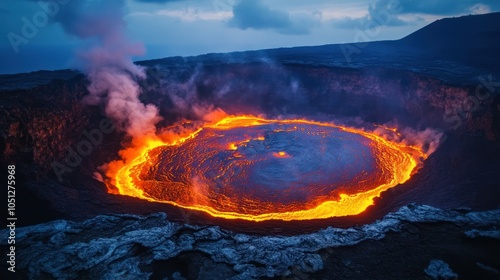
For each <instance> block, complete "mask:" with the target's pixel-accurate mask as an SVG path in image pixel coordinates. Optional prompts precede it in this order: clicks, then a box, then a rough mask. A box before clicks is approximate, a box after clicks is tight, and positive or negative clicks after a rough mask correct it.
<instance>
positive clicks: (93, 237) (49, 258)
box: [0, 204, 500, 279]
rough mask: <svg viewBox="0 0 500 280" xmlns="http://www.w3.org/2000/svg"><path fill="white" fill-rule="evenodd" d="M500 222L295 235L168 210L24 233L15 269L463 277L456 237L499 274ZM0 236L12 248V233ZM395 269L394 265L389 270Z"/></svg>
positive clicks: (421, 220)
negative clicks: (241, 228) (435, 265)
mask: <svg viewBox="0 0 500 280" xmlns="http://www.w3.org/2000/svg"><path fill="white" fill-rule="evenodd" d="M498 228H500V210H492V211H485V212H469V211H467V210H440V209H437V208H433V207H430V206H425V205H414V204H410V205H407V206H404V207H402V208H401V209H400V210H398V211H396V212H394V213H390V214H388V215H386V216H385V217H384V218H383V219H381V220H379V221H376V222H374V223H372V224H368V225H364V226H358V227H351V228H347V229H340V228H331V227H329V228H326V229H323V230H319V231H317V232H314V233H310V234H302V235H296V236H279V235H274V236H273V235H267V236H255V235H248V234H241V233H236V232H232V231H227V230H224V229H221V228H219V227H217V226H194V225H188V224H182V223H174V222H170V221H168V220H167V216H166V215H165V214H164V213H157V214H152V215H149V216H136V215H116V216H97V217H95V218H93V219H90V220H87V221H84V222H70V221H65V220H58V221H53V222H48V223H45V224H39V225H35V226H29V227H24V228H18V229H16V246H17V247H16V261H17V263H16V271H17V273H18V275H22V276H23V277H26V278H30V279H40V278H58V279H71V278H88V279H94V278H98V279H148V278H149V279H164V278H168V279H263V278H264V279H265V278H270V279H309V278H310V279H331V278H332V277H333V276H336V278H341V279H342V278H351V279H352V278H353V279H367V278H371V279H379V278H380V279H398V278H401V277H402V276H404V277H405V278H408V279H412V278H413V279H425V277H426V275H425V273H424V269H426V268H428V267H430V264H429V263H431V261H432V260H433V259H443V260H444V261H445V262H446V263H448V264H450V267H451V268H450V269H451V270H453V271H454V272H456V273H457V274H458V275H459V277H460V276H461V272H462V273H468V272H467V271H468V270H467V271H465V270H460V269H459V268H456V267H454V265H455V264H456V262H454V260H455V257H457V256H455V255H456V254H460V252H455V251H456V250H455V249H453V250H455V251H453V250H451V251H450V250H444V249H443V250H441V249H439V248H440V247H439V246H443V242H444V243H446V242H445V241H446V240H451V241H453V242H455V239H456V240H457V241H456V242H457V243H458V244H459V245H460V244H462V243H464V242H465V243H464V244H462V245H460V246H473V247H471V248H468V247H464V252H465V251H467V253H472V254H476V255H477V256H476V259H471V260H470V262H473V264H474V266H473V267H474V269H476V270H477V271H479V272H481V273H483V274H484V276H485V277H486V278H488V277H490V276H491V277H493V278H492V279H494V277H495V275H494V274H495V273H494V272H495V271H498V269H499V268H500V267H499V266H500V264H499V261H498V260H496V259H500V258H496V256H495V255H494V254H495V252H497V251H498V250H497V249H498V248H500V245H499V243H500V242H499V240H498V237H497V233H498V231H497V230H498ZM0 234H1V236H2V238H1V242H2V243H0V245H1V247H2V250H4V249H6V248H7V246H8V244H7V243H6V240H7V238H6V237H7V235H8V234H9V231H8V230H2V231H0ZM464 240H465V241H464ZM422 242H424V244H421V243H422ZM425 242H427V244H426V243H425ZM467 242H468V243H467ZM471 242H472V243H471ZM474 242H475V243H474ZM478 242H479V243H478ZM434 243H436V244H438V245H436V246H438V249H436V248H434V247H433V246H434V245H433V244H434ZM471 244H472V245H471ZM420 245H421V246H424V247H425V248H429V247H430V248H434V249H431V250H422V248H423V247H422V248H421V247H419V246H420ZM411 246H414V248H411ZM474 246H475V247H474ZM444 247H446V246H444ZM488 248H489V249H491V252H490V251H488V250H489V249H488ZM360 250H361V251H360ZM384 250H388V251H387V252H384ZM389 250H390V251H389ZM406 250H412V252H413V253H414V254H413V255H407V253H406ZM398 252H400V254H398ZM450 252H451V253H450ZM401 254H403V255H401ZM453 254H455V255H453ZM492 254H493V255H492ZM496 254H497V255H498V253H496ZM449 260H451V262H450V261H449ZM406 261H408V262H409V263H411V264H413V265H414V267H413V268H412V266H411V265H409V266H408V265H407V264H406V263H405V262H406ZM391 262H392V264H391ZM478 262H480V263H481V264H483V267H484V266H486V267H489V268H491V269H484V268H481V266H478V265H476V264H477V263H478ZM5 263H6V260H5V256H2V266H5ZM431 264H432V263H431ZM386 266H387V267H392V271H387V272H386V273H385V274H384V271H383V270H384V269H385V268H384V267H386ZM405 266H406V268H405ZM460 267H461V269H469V268H468V267H467V266H462V265H461V266H460ZM471 267H472V266H471ZM403 268H404V269H405V270H403ZM2 269H5V268H2ZM378 269H380V271H379V270H378ZM470 269H472V268H470ZM370 273H371V274H372V275H370ZM377 273H378V274H377ZM475 273H476V272H475ZM377 275H378V276H377ZM410 276H413V277H410Z"/></svg>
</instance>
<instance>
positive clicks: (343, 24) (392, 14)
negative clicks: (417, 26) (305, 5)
mask: <svg viewBox="0 0 500 280" xmlns="http://www.w3.org/2000/svg"><path fill="white" fill-rule="evenodd" d="M401 11H402V7H401V1H397V0H379V1H377V2H375V3H374V4H373V5H372V4H371V5H369V6H368V15H366V16H364V17H360V18H350V17H346V18H343V19H339V20H334V23H335V25H336V26H337V27H340V28H348V29H351V28H360V29H368V28H369V29H371V28H376V27H379V26H403V25H408V24H411V23H410V22H406V21H403V20H401V19H400V18H399V17H398V15H399V14H401Z"/></svg>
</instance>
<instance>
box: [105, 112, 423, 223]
mask: <svg viewBox="0 0 500 280" xmlns="http://www.w3.org/2000/svg"><path fill="white" fill-rule="evenodd" d="M426 157H427V155H426V154H425V153H424V152H423V151H422V150H421V149H420V148H417V147H413V146H408V145H405V144H402V143H397V142H391V141H389V140H386V139H385V138H383V137H381V136H379V135H376V134H374V133H370V132H366V131H363V130H360V129H355V128H349V127H344V126H340V125H335V124H331V123H323V122H316V121H308V120H300V119H297V120H269V119H263V118H259V117H254V116H229V117H225V118H224V119H222V120H220V121H219V122H217V123H215V124H210V125H205V126H203V127H202V128H200V129H198V130H196V131H194V132H192V133H191V134H190V135H189V136H187V137H184V138H181V139H177V140H176V141H173V142H171V143H165V142H163V141H149V142H148V144H147V145H145V146H144V147H142V149H141V151H140V152H139V153H138V155H137V157H135V159H134V160H131V161H129V162H128V163H126V164H123V166H120V168H118V169H116V172H115V173H113V174H111V175H112V176H113V178H114V182H113V184H114V185H115V186H116V188H117V189H118V192H119V194H122V195H129V196H134V197H139V198H142V199H147V200H149V201H155V202H164V203H169V204H173V205H176V206H178V207H183V208H188V209H193V210H200V211H204V212H207V213H209V214H210V215H212V216H214V217H221V218H226V219H245V220H251V221H264V220H285V221H290V220H311V219H324V218H330V217H339V216H348V215H356V214H359V213H361V212H363V211H364V210H365V209H366V208H367V207H368V206H370V205H372V204H373V199H374V198H375V197H377V196H379V195H380V194H381V193H382V192H383V191H385V190H387V189H389V188H392V187H394V186H396V185H398V184H401V183H403V182H405V181H407V180H408V179H409V178H410V176H411V175H412V173H413V172H414V169H415V167H417V165H418V162H419V161H420V160H421V159H425V158H426ZM108 175H109V174H108Z"/></svg>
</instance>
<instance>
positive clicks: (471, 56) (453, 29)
mask: <svg viewBox="0 0 500 280" xmlns="http://www.w3.org/2000/svg"><path fill="white" fill-rule="evenodd" d="M395 43H396V44H397V45H398V46H400V47H403V48H405V49H407V50H412V51H415V52H420V53H426V54H429V55H435V56H438V57H445V58H455V59H459V60H478V59H480V60H487V59H489V57H497V58H498V57H499V56H500V54H499V52H500V13H490V14H484V15H469V16H461V17H457V18H444V19H440V20H437V21H435V22H433V23H431V24H429V25H427V26H425V27H423V28H421V29H419V30H417V31H415V32H414V33H412V34H410V35H408V36H406V37H404V38H403V39H401V40H398V41H395Z"/></svg>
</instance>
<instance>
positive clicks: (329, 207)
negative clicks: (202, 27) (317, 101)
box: [106, 116, 427, 221]
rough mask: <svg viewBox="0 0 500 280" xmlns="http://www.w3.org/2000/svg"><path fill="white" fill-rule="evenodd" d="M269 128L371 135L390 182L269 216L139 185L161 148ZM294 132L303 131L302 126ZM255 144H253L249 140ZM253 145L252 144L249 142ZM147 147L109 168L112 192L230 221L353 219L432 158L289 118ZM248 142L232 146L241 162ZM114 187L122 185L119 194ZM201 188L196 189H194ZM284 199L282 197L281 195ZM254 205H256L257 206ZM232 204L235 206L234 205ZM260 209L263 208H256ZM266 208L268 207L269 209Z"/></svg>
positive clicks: (247, 119) (240, 122) (235, 122)
mask: <svg viewBox="0 0 500 280" xmlns="http://www.w3.org/2000/svg"><path fill="white" fill-rule="evenodd" d="M267 124H292V125H301V124H309V125H316V126H320V127H332V128H337V129H340V130H342V131H345V132H349V133H354V134H357V135H360V136H363V137H365V138H366V139H369V140H371V141H372V142H373V150H374V151H376V153H375V154H376V156H377V161H378V162H379V163H380V164H381V165H383V166H384V167H385V168H387V170H389V172H390V176H389V177H388V178H389V179H388V180H387V181H385V182H384V183H382V184H379V185H375V186H373V188H371V189H369V190H365V191H362V192H359V193H354V194H345V193H339V194H338V196H337V197H336V198H335V199H332V198H330V199H325V200H324V201H317V202H315V204H314V205H312V206H311V205H302V208H301V206H300V205H297V206H296V207H295V206H294V207H295V208H294V210H293V211H283V212H281V211H274V212H266V213H260V214H256V213H246V212H245V211H234V209H238V207H237V205H236V206H235V205H231V203H232V202H230V201H228V200H227V199H225V198H224V197H221V198H219V200H220V201H222V202H221V203H222V204H224V203H227V205H228V209H231V210H228V211H224V210H221V209H216V208H215V207H213V206H212V205H210V203H208V202H206V201H204V199H200V200H199V201H198V202H197V203H192V204H184V203H179V202H178V201H166V200H159V199H156V198H153V197H150V196H148V195H147V194H146V193H145V192H144V190H142V189H141V188H140V187H138V184H137V183H136V182H139V181H140V180H141V179H140V175H141V174H139V173H140V172H139V170H141V168H138V167H142V166H146V165H148V164H151V163H154V162H155V158H151V157H152V155H151V153H150V151H152V150H153V149H155V148H157V147H160V146H173V147H175V146H180V145H182V143H184V142H185V141H187V140H188V139H193V140H196V137H197V135H198V134H199V133H200V131H202V130H203V129H207V128H210V129H215V130H221V131H222V130H231V129H234V128H245V127H253V126H260V125H267ZM294 129H297V128H296V127H295V128H294ZM264 139H265V138H264V137H263V136H259V137H257V138H254V140H261V141H262V140H264ZM248 141H249V140H248ZM248 141H247V142H248ZM142 143H144V144H143V145H141V146H140V147H138V148H135V149H134V151H133V153H132V154H134V155H137V156H135V157H134V158H133V159H132V160H129V161H128V162H126V163H123V162H120V163H119V164H115V166H113V168H109V169H108V170H107V174H106V175H107V176H108V177H109V178H111V179H112V181H111V182H110V183H109V184H108V188H109V190H110V191H109V192H116V193H118V194H121V195H127V196H133V197H138V198H141V199H145V200H148V201H152V202H162V203H168V204H171V205H175V206H177V207H182V208H185V209H191V210H198V211H203V212H206V213H208V214H210V215H211V216H214V217H219V218H225V219H243V220H250V221H265V220H284V221H291V220H311V219H325V218H331V217H340V216H349V215H357V214H359V213H361V212H363V211H364V210H366V209H367V207H369V206H370V205H372V204H373V199H374V198H375V197H378V196H380V194H381V193H382V192H384V191H386V190H387V189H389V188H392V187H395V186H396V185H398V184H402V183H404V182H406V181H407V180H408V179H409V178H410V177H411V175H412V174H413V173H414V172H415V168H416V167H417V165H418V164H419V162H420V161H421V160H423V159H425V158H427V154H425V153H424V152H423V151H422V149H421V148H419V147H415V146H409V145H405V144H403V143H397V142H391V141H389V140H386V139H384V138H383V137H382V136H379V135H377V134H374V133H371V132H366V131H363V130H360V129H356V128H350V127H345V126H340V125H336V124H332V123H324V122H317V121H310V120H303V119H288V120H272V119H271V120H270V119H264V118H260V117H255V116H228V117H225V118H223V119H222V120H220V121H218V122H216V123H213V124H208V125H205V126H204V127H202V128H200V129H198V130H196V131H193V132H192V133H191V134H189V135H187V136H185V137H179V138H177V139H174V140H173V141H170V142H166V141H160V140H153V138H152V139H150V140H146V141H142ZM242 144H244V143H231V144H230V145H229V146H228V147H225V149H226V150H232V151H234V152H233V156H234V157H235V158H239V157H242V154H240V153H239V152H238V151H239V150H238V147H239V145H242ZM273 155H274V157H276V158H288V157H291V155H289V154H288V153H287V152H286V151H276V152H273ZM113 187H116V189H115V191H113V189H114V188H113ZM194 187H195V186H193V188H194ZM203 187H204V186H203V185H197V186H196V188H203ZM277 195H279V194H277ZM248 203H249V205H253V204H255V203H256V202H255V201H248ZM252 203H253V204H252ZM229 205H230V206H231V207H229ZM256 207H257V209H258V205H257V206H256ZM263 209H265V208H263Z"/></svg>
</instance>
